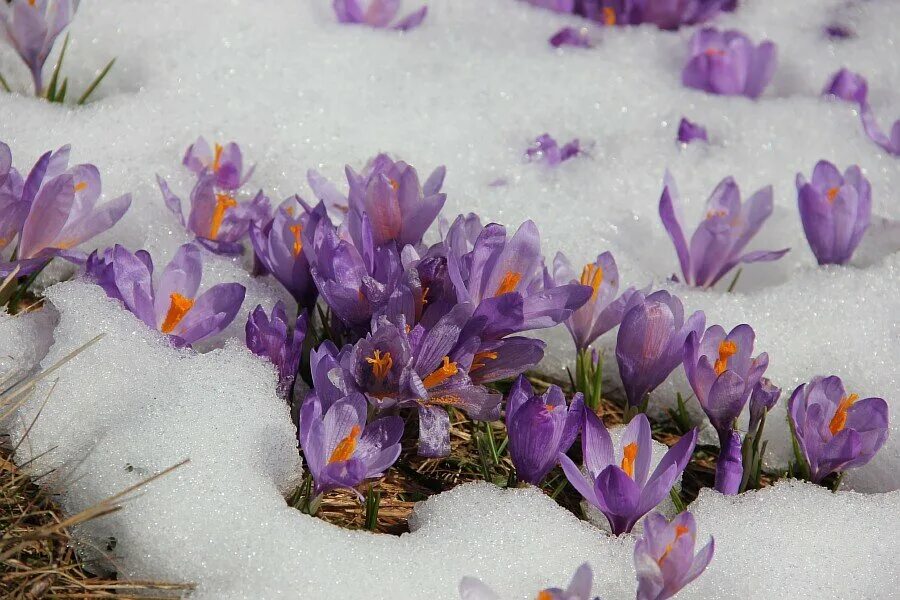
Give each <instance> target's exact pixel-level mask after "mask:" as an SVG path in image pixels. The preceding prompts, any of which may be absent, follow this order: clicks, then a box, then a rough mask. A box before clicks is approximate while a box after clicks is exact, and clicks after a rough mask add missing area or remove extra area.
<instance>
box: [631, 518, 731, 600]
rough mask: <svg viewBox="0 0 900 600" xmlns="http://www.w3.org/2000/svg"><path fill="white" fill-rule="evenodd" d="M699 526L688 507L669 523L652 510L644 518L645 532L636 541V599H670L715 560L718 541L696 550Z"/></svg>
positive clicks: (710, 541)
mask: <svg viewBox="0 0 900 600" xmlns="http://www.w3.org/2000/svg"><path fill="white" fill-rule="evenodd" d="M696 543H697V526H696V524H695V523H694V516H693V515H692V514H691V513H689V512H687V511H685V512H683V513H681V514H679V515H678V516H677V517H675V518H674V519H672V522H671V523H669V522H668V521H667V520H666V518H665V517H664V516H662V515H661V514H659V513H653V514H651V515H649V516H648V517H647V518H646V519H645V520H644V535H643V537H641V538H640V539H639V540H638V541H637V543H636V544H635V545H634V568H635V571H637V579H638V589H637V600H667V599H668V598H672V597H674V596H675V594H677V593H678V592H679V591H681V589H682V588H683V587H684V586H686V585H687V584H689V583H690V582H692V581H693V580H695V579H697V577H699V576H700V574H701V573H703V571H704V570H705V569H706V566H707V565H708V564H709V562H710V561H711V560H712V557H713V553H714V552H715V541H714V540H713V539H712V538H710V540H709V543H708V544H706V545H705V546H704V547H703V548H701V549H700V551H699V552H697V554H696V555H695V554H694V545H695V544H696Z"/></svg>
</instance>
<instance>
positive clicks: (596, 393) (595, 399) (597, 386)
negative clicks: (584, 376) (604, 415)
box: [588, 354, 603, 411]
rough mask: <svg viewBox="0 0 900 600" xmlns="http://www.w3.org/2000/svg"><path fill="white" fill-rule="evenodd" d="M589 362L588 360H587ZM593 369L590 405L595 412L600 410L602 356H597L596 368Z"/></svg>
mask: <svg viewBox="0 0 900 600" xmlns="http://www.w3.org/2000/svg"><path fill="white" fill-rule="evenodd" d="M588 360H590V359H588ZM591 368H592V369H594V384H593V386H592V389H591V403H592V404H593V409H594V410H595V411H596V410H597V409H598V408H600V397H601V394H602V391H603V355H602V354H598V355H597V366H596V367H594V366H593V365H592V366H591Z"/></svg>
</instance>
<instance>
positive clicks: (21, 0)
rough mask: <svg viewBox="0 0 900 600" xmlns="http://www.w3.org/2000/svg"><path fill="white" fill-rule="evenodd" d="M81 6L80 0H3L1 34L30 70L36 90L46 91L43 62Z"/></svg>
mask: <svg viewBox="0 0 900 600" xmlns="http://www.w3.org/2000/svg"><path fill="white" fill-rule="evenodd" d="M77 8H78V0H12V1H11V2H9V3H7V2H2V3H0V33H2V36H3V38H5V39H6V41H7V42H8V43H9V45H10V46H12V47H13V49H14V50H15V51H16V52H17V53H18V55H19V56H20V57H21V58H22V61H24V62H25V64H26V65H27V66H28V69H29V70H30V71H31V79H32V81H34V93H35V95H37V96H40V95H41V93H43V89H44V85H43V76H42V73H43V70H44V63H45V62H47V57H48V56H49V55H50V51H51V50H52V49H53V44H54V42H56V38H57V37H59V34H60V33H62V30H63V29H65V28H66V27H67V26H68V25H69V23H70V22H71V21H72V17H74V16H75V10H76V9H77Z"/></svg>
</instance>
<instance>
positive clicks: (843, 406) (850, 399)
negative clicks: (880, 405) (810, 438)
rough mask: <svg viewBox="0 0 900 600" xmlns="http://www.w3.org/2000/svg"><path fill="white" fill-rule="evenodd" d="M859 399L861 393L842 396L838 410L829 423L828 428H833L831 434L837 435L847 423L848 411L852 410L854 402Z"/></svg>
mask: <svg viewBox="0 0 900 600" xmlns="http://www.w3.org/2000/svg"><path fill="white" fill-rule="evenodd" d="M857 400H859V394H850V395H849V396H846V397H844V398H841V402H840V403H839V404H838V407H837V411H836V412H835V413H834V416H833V417H831V422H830V423H828V429H830V430H831V435H837V434H838V432H840V431H841V430H842V429H844V427H845V426H846V425H847V411H848V410H850V407H851V406H853V403H854V402H856V401H857Z"/></svg>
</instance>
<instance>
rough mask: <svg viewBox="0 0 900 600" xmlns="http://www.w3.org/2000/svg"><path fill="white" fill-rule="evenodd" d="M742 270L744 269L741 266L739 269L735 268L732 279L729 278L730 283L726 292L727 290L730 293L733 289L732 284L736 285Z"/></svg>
mask: <svg viewBox="0 0 900 600" xmlns="http://www.w3.org/2000/svg"><path fill="white" fill-rule="evenodd" d="M743 271H744V269H742V268H741V269H738V270H737V273H735V274H734V279H732V280H731V285H729V286H728V292H729V293H731V292H733V291H734V286H736V285H737V282H738V279H740V278H741V273H742V272H743Z"/></svg>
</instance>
